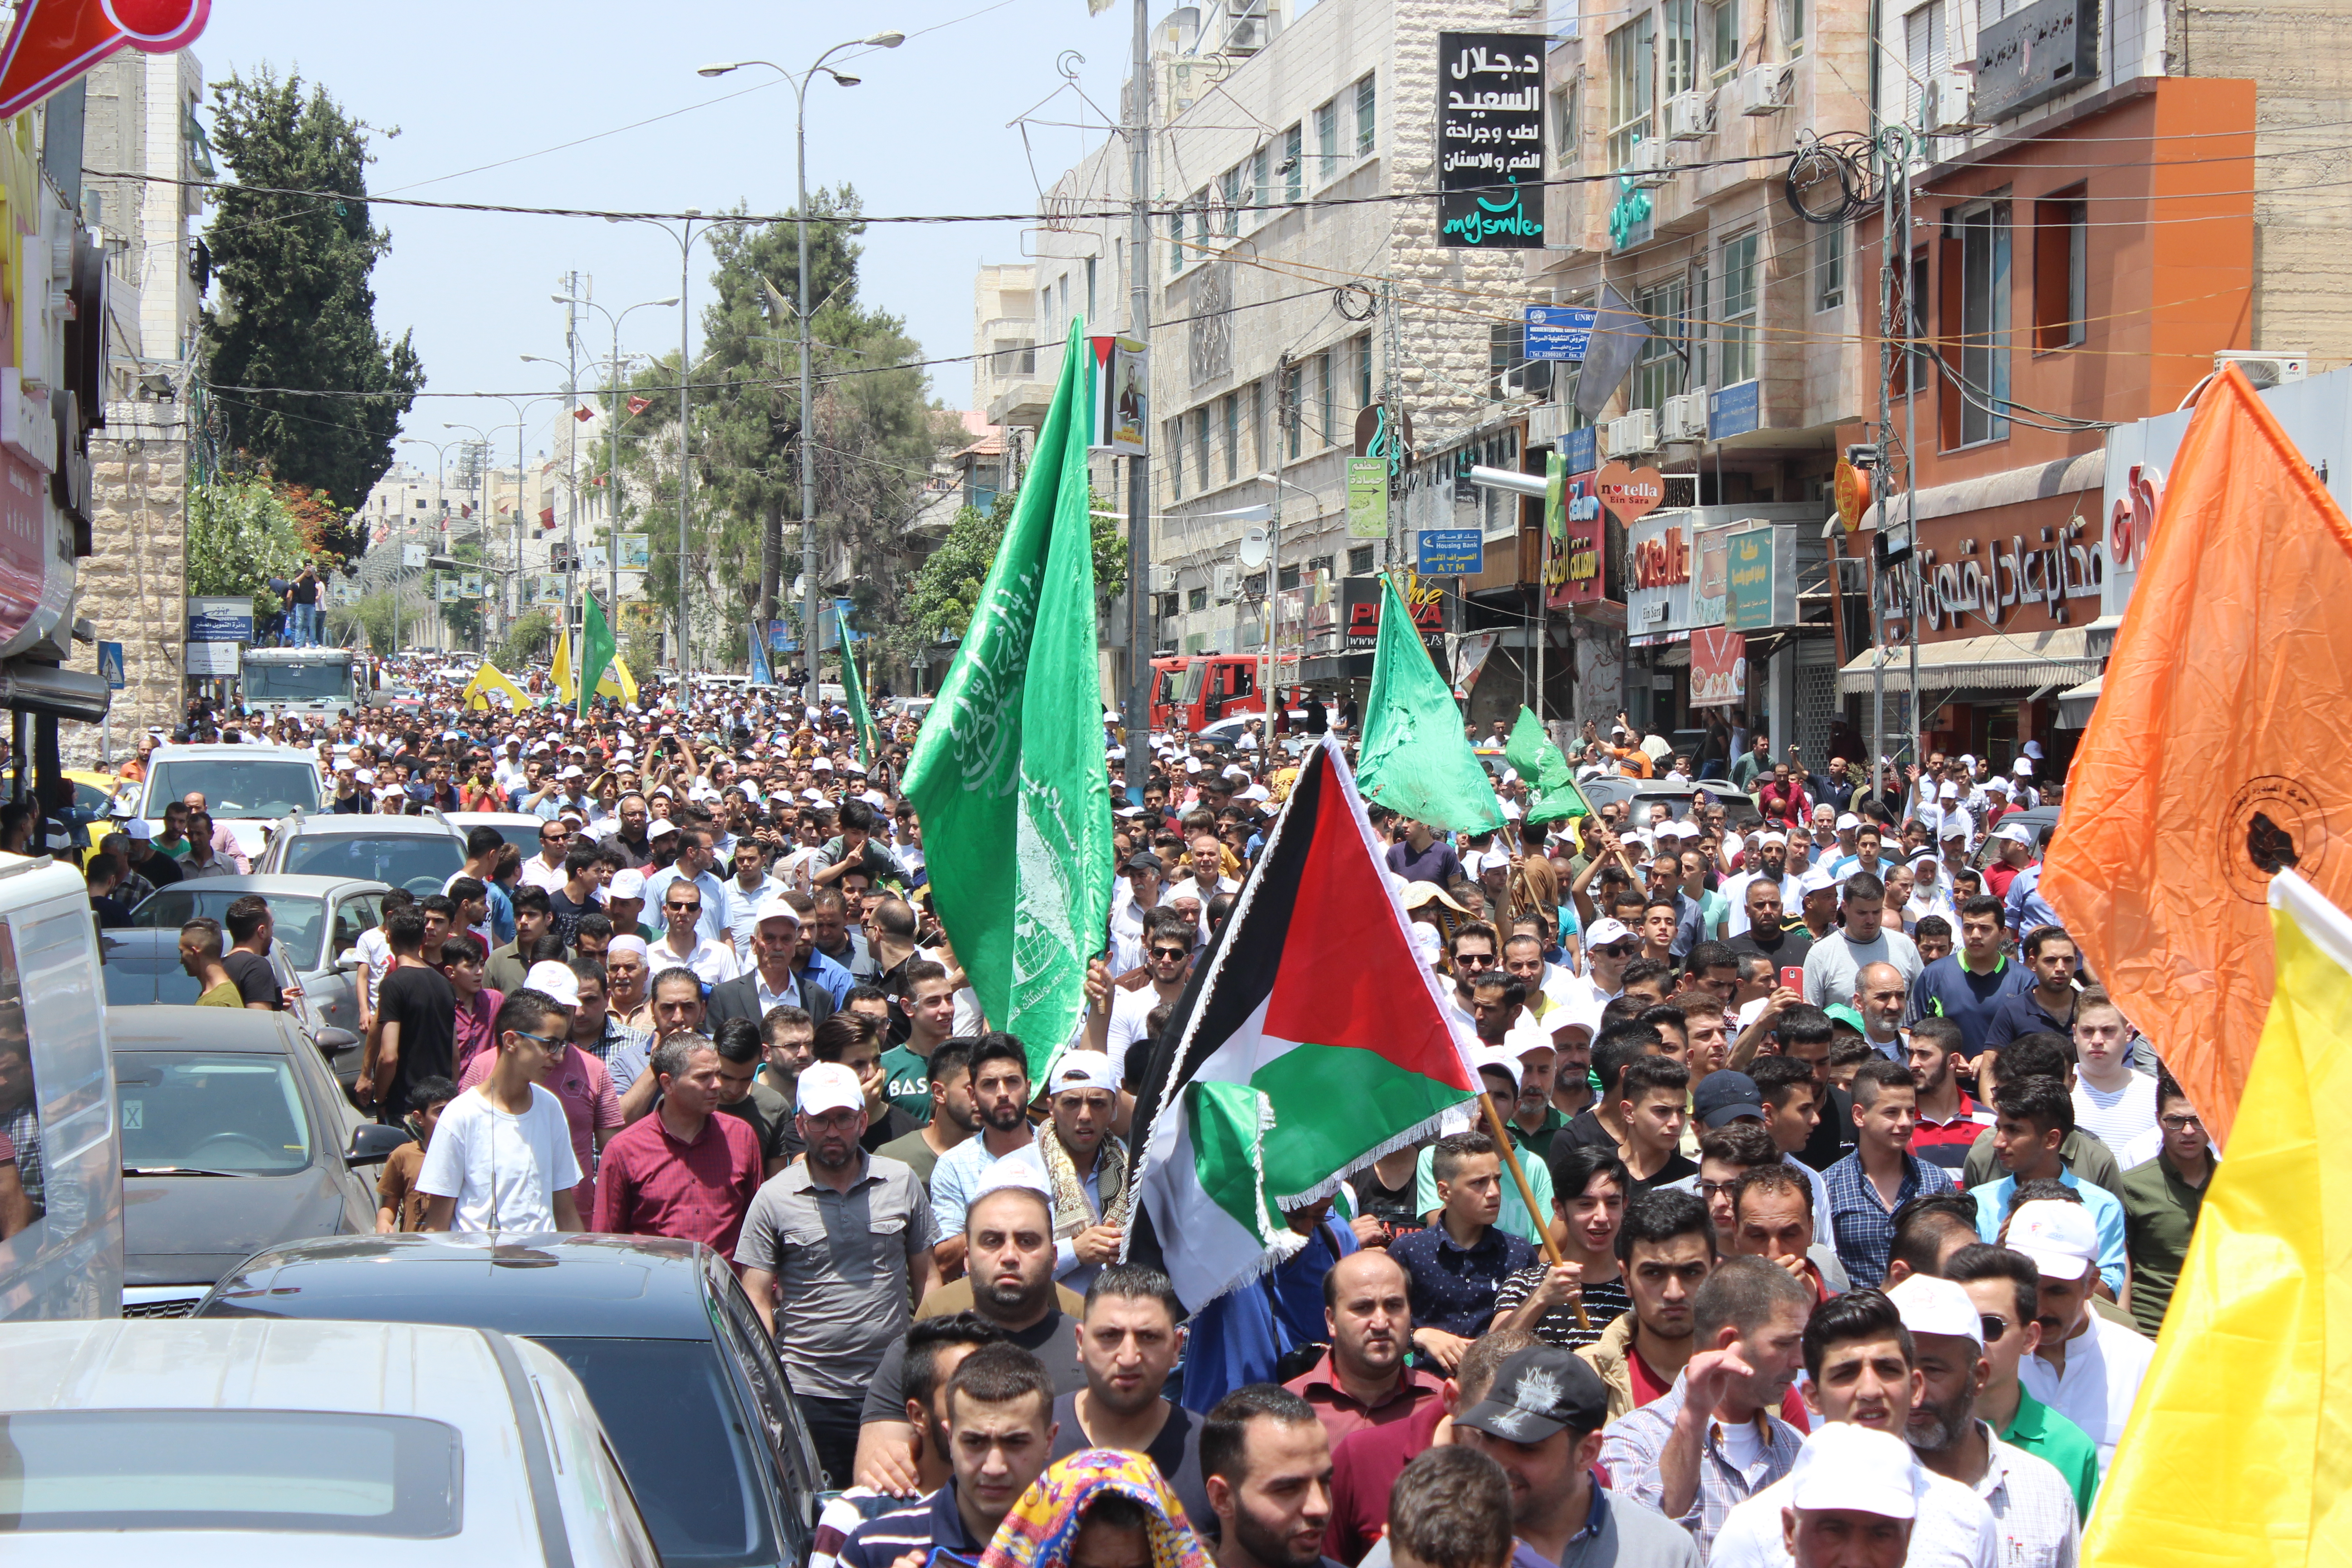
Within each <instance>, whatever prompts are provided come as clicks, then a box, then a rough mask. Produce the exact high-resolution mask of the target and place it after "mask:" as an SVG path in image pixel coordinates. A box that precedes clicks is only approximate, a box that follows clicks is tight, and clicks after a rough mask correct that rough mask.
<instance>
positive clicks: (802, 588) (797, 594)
mask: <svg viewBox="0 0 2352 1568" xmlns="http://www.w3.org/2000/svg"><path fill="white" fill-rule="evenodd" d="M806 597H808V578H807V577H806V576H805V575H803V576H799V577H795V578H793V598H795V599H804V598H806Z"/></svg>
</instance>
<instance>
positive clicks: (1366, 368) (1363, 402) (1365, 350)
mask: <svg viewBox="0 0 2352 1568" xmlns="http://www.w3.org/2000/svg"><path fill="white" fill-rule="evenodd" d="M1371 405H1372V334H1371V333H1370V332H1366V333H1365V334H1364V335H1363V336H1362V337H1360V338H1358V339H1357V340H1356V406H1357V407H1359V408H1370V406H1371Z"/></svg>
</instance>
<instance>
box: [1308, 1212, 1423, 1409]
mask: <svg viewBox="0 0 2352 1568" xmlns="http://www.w3.org/2000/svg"><path fill="white" fill-rule="evenodd" d="M1411 1291H1412V1277H1411V1276H1410V1275H1408V1274H1407V1273H1406V1272H1405V1268H1404V1265H1403V1264H1402V1263H1399V1262H1398V1261H1397V1260H1396V1259H1395V1258H1391V1257H1390V1256H1389V1255H1388V1252H1387V1251H1386V1249H1384V1248H1380V1247H1370V1248H1367V1249H1365V1250H1363V1251H1361V1252H1351V1253H1349V1255H1348V1256H1347V1257H1345V1258H1341V1259H1339V1262H1338V1263H1336V1264H1334V1265H1332V1267H1331V1270H1330V1272H1328V1273H1327V1274H1326V1275H1324V1276H1323V1321H1324V1323H1325V1325H1326V1327H1327V1328H1328V1331H1329V1333H1330V1335H1331V1348H1330V1349H1329V1350H1328V1351H1327V1352H1325V1353H1324V1356H1323V1359H1322V1360H1321V1361H1318V1363H1315V1364H1314V1365H1313V1366H1311V1367H1309V1368H1307V1370H1306V1371H1305V1372H1303V1373H1299V1374H1298V1375H1297V1377H1294V1378H1292V1379H1291V1380H1290V1381H1289V1382H1287V1383H1286V1384H1283V1386H1284V1387H1285V1388H1286V1389H1288V1390H1290V1392H1291V1393H1293V1394H1297V1395H1298V1396H1299V1397H1300V1398H1301V1399H1304V1400H1305V1401H1307V1404H1309V1405H1313V1406H1314V1407H1315V1415H1316V1418H1317V1419H1318V1420H1319V1421H1321V1422H1322V1423H1323V1430H1324V1431H1325V1432H1327V1433H1328V1434H1329V1435H1330V1437H1331V1442H1332V1445H1333V1446H1334V1447H1337V1446H1338V1445H1339V1440H1340V1439H1341V1438H1343V1437H1345V1436H1348V1435H1349V1434H1350V1433H1352V1432H1358V1431H1360V1430H1362V1429H1363V1428H1364V1427H1367V1426H1385V1425H1387V1424H1388V1423H1389V1422H1391V1421H1402V1420H1404V1419H1405V1418H1406V1417H1407V1416H1409V1415H1412V1413H1413V1412H1414V1411H1416V1410H1418V1409H1420V1408H1421V1406H1422V1405H1423V1404H1424V1403H1425V1402H1427V1401H1429V1400H1432V1399H1435V1398H1437V1397H1438V1396H1439V1394H1442V1393H1443V1392H1444V1386H1445V1385H1444V1382H1443V1380H1441V1379H1439V1378H1436V1377H1433V1376H1431V1375H1430V1374H1429V1373H1427V1372H1424V1371H1423V1370H1421V1369H1420V1368H1418V1367H1409V1366H1407V1365H1406V1364H1405V1360H1404V1352H1405V1351H1406V1350H1407V1349H1408V1348H1409V1347H1410V1346H1411V1345H1412V1298H1411Z"/></svg>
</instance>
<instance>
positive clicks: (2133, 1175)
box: [2116, 1154, 2213, 1339]
mask: <svg viewBox="0 0 2352 1568" xmlns="http://www.w3.org/2000/svg"><path fill="white" fill-rule="evenodd" d="M2205 1179H2206V1181H2207V1182H2208V1183H2209V1184H2210V1182H2211V1181H2212V1179H2213V1176H2212V1167H2211V1166H2210V1165H2208V1166H2207V1167H2206V1175H2205ZM2116 1196H2117V1197H2119V1198H2121V1199H2122V1200H2123V1202H2124V1254H2125V1256H2126V1257H2127V1258H2130V1259H2131V1311H2132V1321H2133V1324H2134V1326H2135V1327H2137V1329H2138V1330H2139V1331H2140V1332H2141V1333H2144V1334H2146V1335H2147V1337H2148V1338H2150V1339H2154V1338H2155V1337H2156V1334H2157V1331H2158V1330H2159V1329H2161V1328H2163V1327H2164V1309H2165V1307H2166V1305H2167V1304H2168V1303H2169V1302H2170V1301H2171V1300H2172V1288H2173V1286H2174V1285H2175V1284H2176V1283H2178V1282H2179V1279H2180V1260H2181V1258H2183V1257H2184V1256H2186V1255H2187V1253H2188V1251H2189V1232H2190V1231H2192V1230H2194V1229H2196V1228H2197V1211H2198V1208H2199V1207H2200V1205H2202V1204H2203V1203H2204V1201H2205V1188H2204V1187H2202V1186H2195V1187H2192V1186H2190V1185H2189V1184H2188V1183H2187V1182H2184V1181H2182V1180H2181V1179H2180V1173H2179V1172H2178V1171H2176V1170H2174V1169H2173V1168H2172V1162H2171V1161H2169V1160H2168V1159H2166V1158H2165V1157H2164V1156H2163V1155H2161V1154H2158V1156H2157V1157H2156V1158H2155V1159H2153V1160H2150V1161H2149V1162H2148V1163H2147V1164H2145V1165H2135V1166H2133V1167H2132V1168H2131V1169H2130V1170H2128V1171H2126V1172H2125V1173H2124V1177H2123V1182H2122V1184H2121V1185H2120V1186H2118V1187H2117V1188H2116Z"/></svg>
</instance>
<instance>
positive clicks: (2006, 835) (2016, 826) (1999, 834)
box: [1992, 822, 2033, 849]
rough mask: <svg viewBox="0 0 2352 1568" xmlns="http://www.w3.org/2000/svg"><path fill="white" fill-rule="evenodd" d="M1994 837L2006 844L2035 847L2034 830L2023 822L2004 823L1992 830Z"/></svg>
mask: <svg viewBox="0 0 2352 1568" xmlns="http://www.w3.org/2000/svg"><path fill="white" fill-rule="evenodd" d="M1992 837H1995V838H1998V839H2000V840H2001V841H2002V842H2003V843H2005V844H2022V845H2024V846H2025V847H2027V848H2028V849H2031V848H2032V847H2033V829H2032V828H2031V827H2028V826H2025V824H2023V823H2021V822H2004V823H2002V824H2001V825H2000V826H1999V827H1996V828H1994V829H1993V830H1992Z"/></svg>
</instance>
